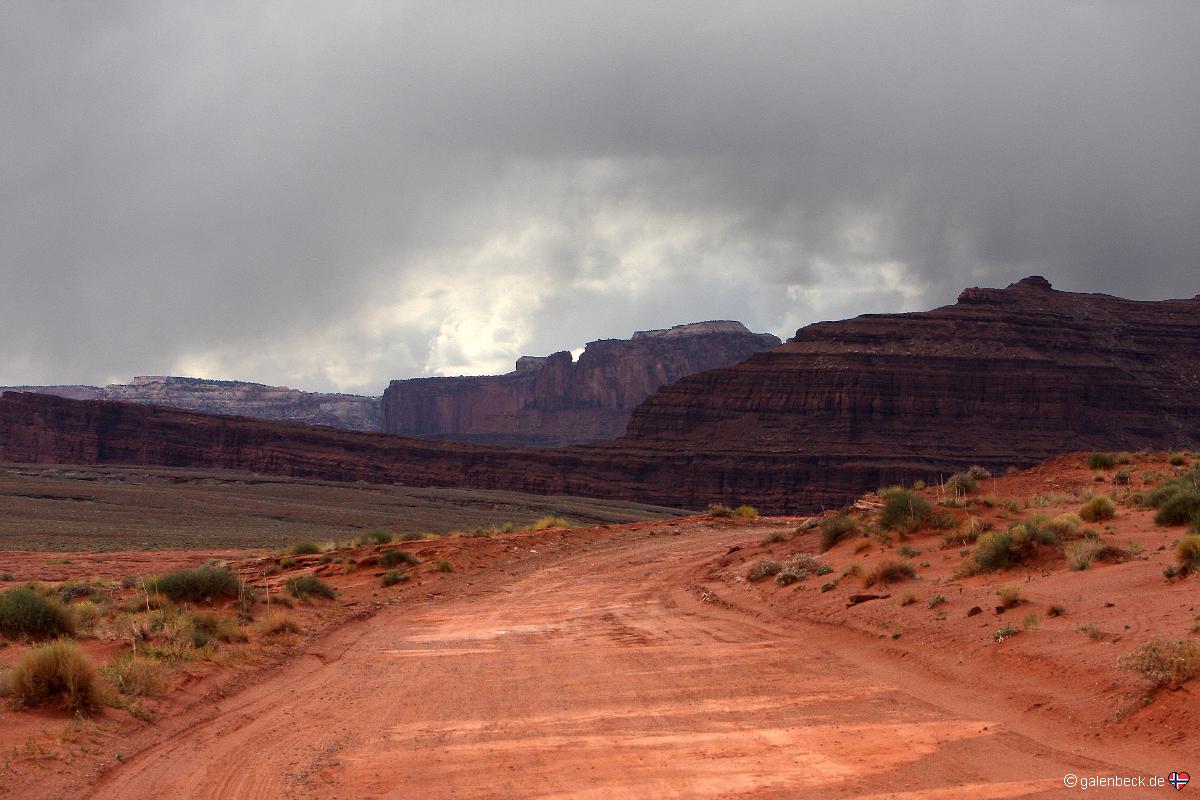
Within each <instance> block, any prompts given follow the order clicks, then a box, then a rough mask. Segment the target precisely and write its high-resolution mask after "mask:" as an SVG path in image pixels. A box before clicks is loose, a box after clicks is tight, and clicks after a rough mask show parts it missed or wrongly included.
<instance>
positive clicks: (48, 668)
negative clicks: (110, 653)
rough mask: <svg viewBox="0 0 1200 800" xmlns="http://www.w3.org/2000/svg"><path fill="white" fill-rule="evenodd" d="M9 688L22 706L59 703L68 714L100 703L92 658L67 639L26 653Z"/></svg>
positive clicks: (13, 674)
mask: <svg viewBox="0 0 1200 800" xmlns="http://www.w3.org/2000/svg"><path fill="white" fill-rule="evenodd" d="M6 688H7V689H8V692H9V693H10V694H11V695H12V696H13V698H14V700H15V701H16V702H17V704H18V705H21V706H37V705H43V704H45V703H50V702H52V701H57V703H58V705H59V706H60V707H61V708H64V709H66V710H67V711H86V710H89V709H94V708H99V706H100V702H101V693H100V683H99V681H98V680H97V678H96V668H95V667H94V666H93V665H92V661H91V659H90V658H88V657H87V655H85V654H84V652H83V651H82V650H80V649H79V647H78V646H77V645H76V644H75V643H73V642H69V641H66V640H65V639H60V640H59V641H57V642H50V643H49V644H44V645H42V646H41V647H38V648H36V649H34V650H31V651H29V652H28V653H26V654H25V656H24V657H23V658H22V659H21V660H20V661H19V662H18V663H17V666H16V667H14V668H13V670H12V672H11V673H10V674H9V675H8V680H7V686H6Z"/></svg>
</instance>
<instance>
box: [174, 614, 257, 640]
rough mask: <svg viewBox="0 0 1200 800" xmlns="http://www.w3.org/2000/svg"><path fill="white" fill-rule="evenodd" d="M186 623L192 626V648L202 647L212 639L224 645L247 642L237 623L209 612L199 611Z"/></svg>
mask: <svg viewBox="0 0 1200 800" xmlns="http://www.w3.org/2000/svg"><path fill="white" fill-rule="evenodd" d="M188 622H190V623H191V625H192V646H193V647H203V646H204V645H206V644H208V643H209V642H211V641H212V640H214V639H215V640H217V641H218V642H226V643H228V642H244V641H246V640H247V637H246V634H245V633H243V632H242V629H241V628H240V627H238V624H237V622H235V621H234V620H233V619H231V618H229V617H223V616H221V615H220V614H214V613H213V612H211V611H199V612H196V613H194V614H191V615H190V616H189V618H188Z"/></svg>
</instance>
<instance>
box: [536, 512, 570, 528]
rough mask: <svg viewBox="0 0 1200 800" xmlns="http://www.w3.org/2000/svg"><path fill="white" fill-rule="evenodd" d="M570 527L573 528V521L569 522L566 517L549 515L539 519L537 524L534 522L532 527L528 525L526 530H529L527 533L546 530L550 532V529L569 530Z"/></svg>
mask: <svg viewBox="0 0 1200 800" xmlns="http://www.w3.org/2000/svg"><path fill="white" fill-rule="evenodd" d="M569 527H571V521H570V520H568V519H567V518H566V517H559V516H554V515H548V516H545V517H542V518H540V519H538V520H537V521H536V522H533V523H532V524H530V525H526V526H525V530H527V531H544V530H549V529H550V528H569Z"/></svg>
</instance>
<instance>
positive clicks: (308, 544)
mask: <svg viewBox="0 0 1200 800" xmlns="http://www.w3.org/2000/svg"><path fill="white" fill-rule="evenodd" d="M287 552H288V555H293V556H315V555H317V554H319V553H320V552H321V545H319V544H317V543H316V542H313V541H305V542H296V543H295V544H294V545H292V546H291V547H289V548H288V549H287Z"/></svg>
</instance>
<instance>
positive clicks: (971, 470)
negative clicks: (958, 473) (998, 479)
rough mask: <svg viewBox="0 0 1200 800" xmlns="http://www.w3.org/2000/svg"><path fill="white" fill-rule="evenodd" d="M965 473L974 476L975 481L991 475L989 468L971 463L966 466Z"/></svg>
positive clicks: (984, 479)
mask: <svg viewBox="0 0 1200 800" xmlns="http://www.w3.org/2000/svg"><path fill="white" fill-rule="evenodd" d="M967 475H969V476H971V477H972V478H974V479H975V480H976V481H986V480H987V479H988V478H990V477H992V473H991V470H989V469H988V468H987V467H981V466H979V465H978V464H972V465H971V466H970V467H968V468H967Z"/></svg>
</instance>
